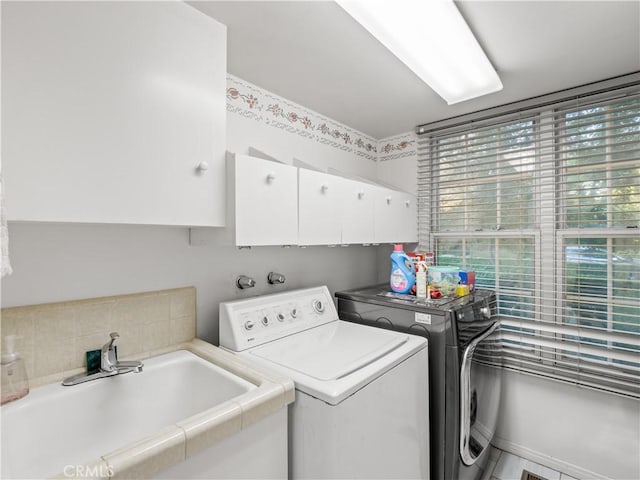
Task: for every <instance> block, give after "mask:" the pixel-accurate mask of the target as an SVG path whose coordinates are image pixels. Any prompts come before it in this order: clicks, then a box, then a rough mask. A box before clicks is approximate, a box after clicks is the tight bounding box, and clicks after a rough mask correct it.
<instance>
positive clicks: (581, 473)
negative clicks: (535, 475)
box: [491, 437, 613, 480]
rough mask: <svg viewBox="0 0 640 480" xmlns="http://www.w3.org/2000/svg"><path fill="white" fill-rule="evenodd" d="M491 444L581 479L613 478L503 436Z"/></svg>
mask: <svg viewBox="0 0 640 480" xmlns="http://www.w3.org/2000/svg"><path fill="white" fill-rule="evenodd" d="M491 444H492V445H493V446H494V447H496V448H499V449H500V450H502V451H505V452H509V453H512V454H514V455H517V456H518V457H521V458H524V459H526V460H529V461H531V462H535V463H539V464H540V465H544V466H545V467H549V468H551V469H553V470H556V471H558V472H562V473H565V474H567V475H569V476H571V477H575V478H578V479H580V480H613V479H611V478H609V477H607V476H604V475H601V474H599V473H595V472H592V471H591V470H587V469H586V468H582V467H579V466H577V465H573V464H572V463H568V462H564V461H562V460H560V459H559V458H555V457H551V456H549V455H546V454H544V453H540V452H536V451H535V450H532V449H530V448H527V447H523V446H522V445H518V444H517V443H513V442H510V441H509V440H505V439H503V438H497V437H493V440H492V441H491Z"/></svg>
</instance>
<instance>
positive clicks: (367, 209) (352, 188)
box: [342, 179, 375, 244]
mask: <svg viewBox="0 0 640 480" xmlns="http://www.w3.org/2000/svg"><path fill="white" fill-rule="evenodd" d="M344 185H345V187H344V203H343V208H342V243H344V244H350V243H373V242H374V235H375V232H374V197H375V195H374V193H375V187H374V186H373V185H369V184H367V183H364V182H359V181H355V180H349V179H344Z"/></svg>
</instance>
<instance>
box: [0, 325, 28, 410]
mask: <svg viewBox="0 0 640 480" xmlns="http://www.w3.org/2000/svg"><path fill="white" fill-rule="evenodd" d="M15 345H16V336H15V335H7V336H6V337H4V338H3V345H2V357H1V360H0V366H1V367H2V390H0V391H1V392H2V394H1V396H0V405H4V404H5V403H9V402H12V401H14V400H18V399H19V398H22V397H24V396H25V395H26V394H27V393H29V380H28V378H27V371H26V369H25V366H24V360H23V359H22V358H20V355H19V354H18V352H16V350H15Z"/></svg>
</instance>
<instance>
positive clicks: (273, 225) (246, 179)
mask: <svg viewBox="0 0 640 480" xmlns="http://www.w3.org/2000/svg"><path fill="white" fill-rule="evenodd" d="M231 162H232V165H230V168H235V222H236V242H235V243H236V245H296V244H297V243H298V178H297V168H295V167H292V166H291V165H285V164H281V163H276V162H270V161H268V160H262V159H259V158H255V157H249V156H246V155H236V156H235V160H231Z"/></svg>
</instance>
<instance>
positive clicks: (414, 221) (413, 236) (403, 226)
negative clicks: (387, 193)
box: [393, 192, 418, 243]
mask: <svg viewBox="0 0 640 480" xmlns="http://www.w3.org/2000/svg"><path fill="white" fill-rule="evenodd" d="M393 195H394V197H395V198H397V200H398V201H397V202H396V204H395V205H394V207H395V212H396V213H395V218H396V220H397V222H398V223H397V224H396V228H395V231H396V232H397V239H396V240H394V241H395V242H403V243H409V242H417V241H418V209H417V206H416V197H415V196H414V195H411V194H410V193H404V192H394V194H393Z"/></svg>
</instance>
